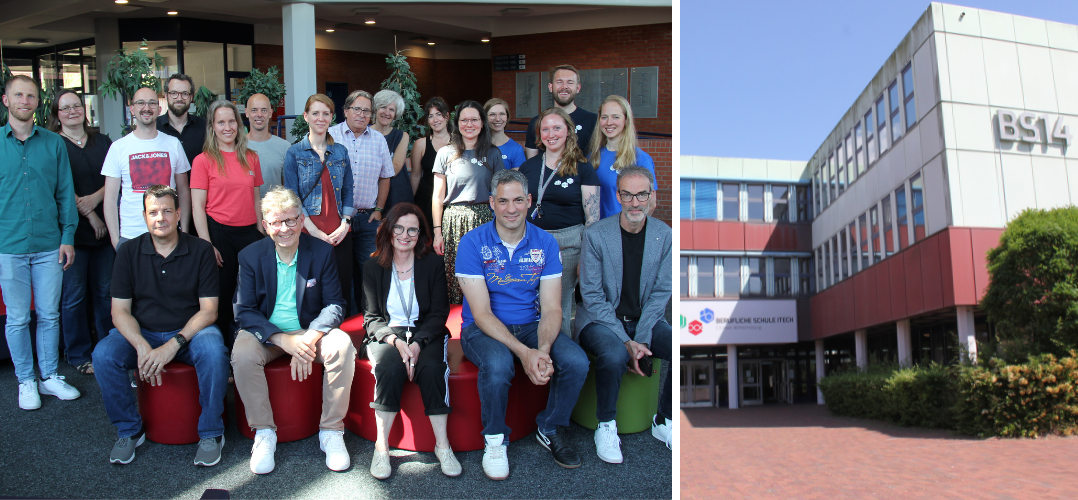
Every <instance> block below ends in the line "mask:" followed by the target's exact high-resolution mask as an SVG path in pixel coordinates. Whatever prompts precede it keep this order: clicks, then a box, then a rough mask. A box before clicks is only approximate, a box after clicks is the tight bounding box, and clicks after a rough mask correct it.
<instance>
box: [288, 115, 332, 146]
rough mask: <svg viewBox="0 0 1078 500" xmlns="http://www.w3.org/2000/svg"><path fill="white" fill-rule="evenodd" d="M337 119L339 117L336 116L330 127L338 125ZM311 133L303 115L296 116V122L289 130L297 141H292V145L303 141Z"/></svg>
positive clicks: (330, 122)
mask: <svg viewBox="0 0 1078 500" xmlns="http://www.w3.org/2000/svg"><path fill="white" fill-rule="evenodd" d="M336 118H337V117H336V116H334V117H333V119H332V120H330V121H329V126H330V127H332V126H334V125H336V124H337V119H336ZM310 131H311V126H310V125H308V124H307V120H304V119H303V113H300V114H298V115H296V120H295V121H294V122H292V128H291V129H289V130H288V133H289V134H291V135H292V137H294V138H295V140H293V141H292V144H295V143H297V142H299V141H301V140H303V137H304V136H306V135H307V133H309V132H310Z"/></svg>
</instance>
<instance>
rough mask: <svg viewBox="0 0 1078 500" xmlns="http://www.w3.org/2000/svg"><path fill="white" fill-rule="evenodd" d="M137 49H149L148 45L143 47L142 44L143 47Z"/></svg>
mask: <svg viewBox="0 0 1078 500" xmlns="http://www.w3.org/2000/svg"><path fill="white" fill-rule="evenodd" d="M138 49H139V50H150V48H149V47H145V46H144V47H139V48H138Z"/></svg>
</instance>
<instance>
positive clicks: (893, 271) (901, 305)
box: [885, 259, 909, 318]
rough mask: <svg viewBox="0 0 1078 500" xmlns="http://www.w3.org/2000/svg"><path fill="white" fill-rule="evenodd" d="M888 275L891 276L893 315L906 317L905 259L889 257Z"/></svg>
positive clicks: (893, 316) (887, 262) (894, 316)
mask: <svg viewBox="0 0 1078 500" xmlns="http://www.w3.org/2000/svg"><path fill="white" fill-rule="evenodd" d="M885 263H886V264H887V275H888V277H889V278H890V282H891V287H890V293H889V295H890V297H891V317H892V318H905V317H906V316H909V314H907V312H906V279H905V271H904V269H905V267H904V261H903V259H888V260H887V261H886V262H885Z"/></svg>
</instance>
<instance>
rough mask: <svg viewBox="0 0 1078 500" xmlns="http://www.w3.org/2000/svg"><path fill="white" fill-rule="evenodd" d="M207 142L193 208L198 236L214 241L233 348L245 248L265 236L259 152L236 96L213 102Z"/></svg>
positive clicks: (224, 325) (195, 167)
mask: <svg viewBox="0 0 1078 500" xmlns="http://www.w3.org/2000/svg"><path fill="white" fill-rule="evenodd" d="M206 116H207V117H209V119H208V120H206V141H205V142H204V143H203V145H202V154H200V155H198V156H196V157H195V161H193V162H192V163H191V211H192V212H193V215H194V219H193V221H194V224H195V229H197V230H198V236H199V237H200V238H202V239H204V240H206V241H208V242H209V243H210V244H211V245H213V252H214V254H215V255H216V257H217V267H218V268H219V269H220V273H219V276H220V280H219V281H220V289H221V294H220V295H219V298H220V302H218V304H219V306H218V307H217V321H216V324H217V327H218V328H220V329H221V333H222V334H224V336H225V345H226V346H228V347H229V348H230V349H231V347H232V340H233V336H234V334H235V330H234V329H233V328H232V315H233V312H232V307H230V304H232V296H233V295H235V293H236V276H237V275H238V274H239V270H240V261H239V254H240V250H243V249H244V248H247V245H250V244H251V243H254V242H256V241H258V240H260V239H262V236H263V233H262V204H261V200H260V198H259V196H258V194H259V192H258V187H259V186H261V185H262V169H261V168H260V166H259V163H258V153H255V152H254V151H252V150H249V149H247V135H246V134H244V133H243V131H242V130H241V127H243V122H242V121H241V120H240V113H239V111H238V110H237V109H236V105H235V104H232V102H231V101H223V100H221V101H213V103H211V104H210V107H209V109H208V110H207V111H206Z"/></svg>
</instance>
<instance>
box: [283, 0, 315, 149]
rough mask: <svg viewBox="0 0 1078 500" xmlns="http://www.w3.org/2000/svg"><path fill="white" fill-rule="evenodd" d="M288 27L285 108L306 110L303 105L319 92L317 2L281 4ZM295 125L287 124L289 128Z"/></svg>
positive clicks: (294, 112) (289, 111)
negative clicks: (316, 54) (315, 44)
mask: <svg viewBox="0 0 1078 500" xmlns="http://www.w3.org/2000/svg"><path fill="white" fill-rule="evenodd" d="M281 17H282V24H283V27H284V84H285V87H287V88H288V95H287V96H285V105H284V111H285V113H286V114H290V115H300V114H303V105H304V104H305V103H306V102H307V98H308V97H310V96H311V95H312V94H317V93H318V80H317V76H316V75H317V64H316V57H315V50H314V5H312V4H309V3H286V4H284V5H283V6H281ZM290 128H291V125H287V126H286V127H285V130H288V129H290Z"/></svg>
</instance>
